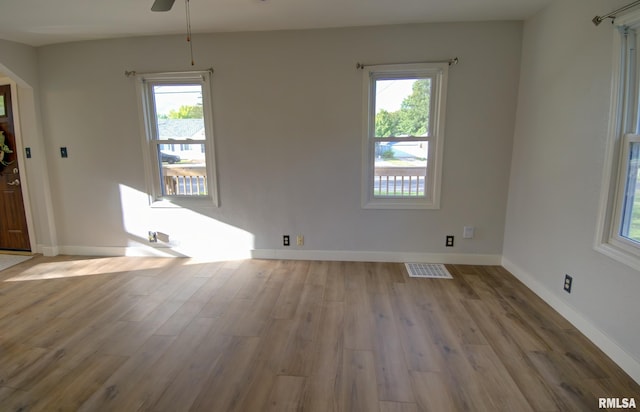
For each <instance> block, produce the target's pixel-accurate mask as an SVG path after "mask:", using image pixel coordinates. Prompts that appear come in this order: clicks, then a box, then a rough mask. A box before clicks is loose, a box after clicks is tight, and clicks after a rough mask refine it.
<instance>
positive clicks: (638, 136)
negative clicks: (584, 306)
mask: <svg viewBox="0 0 640 412" xmlns="http://www.w3.org/2000/svg"><path fill="white" fill-rule="evenodd" d="M615 25H616V26H617V31H616V32H615V40H616V41H615V43H616V47H615V49H614V61H613V67H614V69H613V73H614V78H613V83H612V84H613V88H612V98H611V102H612V103H611V106H612V108H611V119H610V125H609V142H608V146H607V155H606V161H605V172H604V180H603V182H604V184H603V196H602V200H601V208H600V209H601V211H600V216H599V224H598V230H597V234H596V250H599V251H600V252H602V253H605V254H606V255H608V256H610V257H612V258H614V259H616V260H618V261H621V262H623V263H626V264H627V265H629V266H632V267H634V268H637V269H640V186H639V185H640V175H639V172H640V113H639V111H638V109H639V105H638V101H639V97H640V87H639V83H638V79H639V77H640V76H639V75H640V64H639V62H638V56H637V53H636V44H637V42H638V40H639V37H638V31H639V30H640V12H634V13H629V14H627V15H626V16H622V17H618V18H616V20H615Z"/></svg>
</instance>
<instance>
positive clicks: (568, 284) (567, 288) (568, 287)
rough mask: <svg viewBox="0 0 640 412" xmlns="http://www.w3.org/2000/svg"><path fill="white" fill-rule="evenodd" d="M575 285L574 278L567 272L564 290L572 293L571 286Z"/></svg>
mask: <svg viewBox="0 0 640 412" xmlns="http://www.w3.org/2000/svg"><path fill="white" fill-rule="evenodd" d="M572 285H573V278H572V277H571V276H569V275H567V274H565V275H564V290H565V292H567V293H571V286H572Z"/></svg>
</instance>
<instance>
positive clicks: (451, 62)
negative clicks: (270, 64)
mask: <svg viewBox="0 0 640 412" xmlns="http://www.w3.org/2000/svg"><path fill="white" fill-rule="evenodd" d="M638 2H640V0H638ZM458 62H459V60H458V58H457V57H454V58H452V59H449V60H441V61H429V62H402V63H384V64H383V63H377V64H363V63H356V69H364V68H365V67H371V66H383V65H387V64H419V63H447V64H448V65H449V66H453V65H454V64H458Z"/></svg>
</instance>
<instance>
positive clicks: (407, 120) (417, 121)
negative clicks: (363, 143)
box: [375, 78, 431, 137]
mask: <svg viewBox="0 0 640 412" xmlns="http://www.w3.org/2000/svg"><path fill="white" fill-rule="evenodd" d="M375 90H376V97H375V136H376V137H394V136H429V135H430V134H431V133H430V127H431V124H430V119H429V113H430V107H431V79H430V78H422V79H391V80H376V81H375Z"/></svg>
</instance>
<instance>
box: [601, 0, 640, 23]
mask: <svg viewBox="0 0 640 412" xmlns="http://www.w3.org/2000/svg"><path fill="white" fill-rule="evenodd" d="M638 4H640V0H636V1H634V2H632V3H629V4H627V5H626V6H623V7H620V8H619V9H618V10H614V11H612V12H610V13H607V14H605V15H604V16H595V17H594V18H593V20H591V21H592V22H593V24H595V25H596V26H598V25H599V24H600V23H602V22H603V21H604V19H612V20H615V18H616V14H618V13H620V12H623V11H625V10H628V9H630V8H632V7H635V6H637V5H638Z"/></svg>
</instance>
